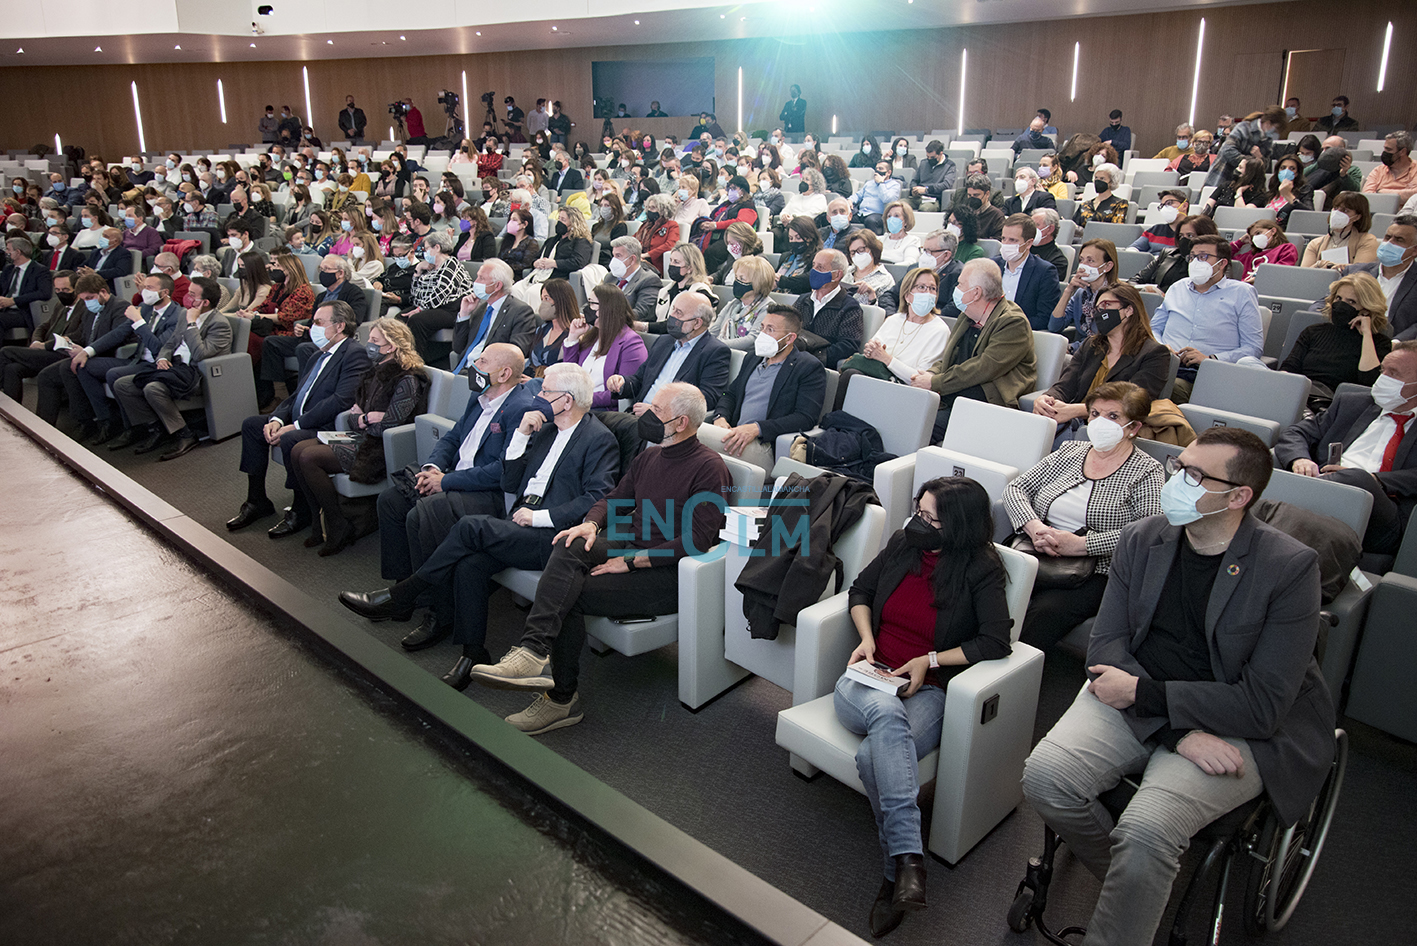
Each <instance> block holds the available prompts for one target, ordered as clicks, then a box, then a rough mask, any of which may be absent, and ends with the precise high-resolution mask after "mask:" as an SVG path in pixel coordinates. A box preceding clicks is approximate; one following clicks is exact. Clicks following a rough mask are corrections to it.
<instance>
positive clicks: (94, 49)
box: [93, 46, 103, 53]
mask: <svg viewBox="0 0 1417 946" xmlns="http://www.w3.org/2000/svg"><path fill="white" fill-rule="evenodd" d="M93 51H94V52H96V53H101V52H103V47H102V46H95V47H94V48H93Z"/></svg>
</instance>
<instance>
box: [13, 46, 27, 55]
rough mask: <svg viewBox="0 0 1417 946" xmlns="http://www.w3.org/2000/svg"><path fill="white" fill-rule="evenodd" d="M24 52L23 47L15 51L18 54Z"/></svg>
mask: <svg viewBox="0 0 1417 946" xmlns="http://www.w3.org/2000/svg"><path fill="white" fill-rule="evenodd" d="M24 51H25V47H23V46H21V47H20V48H19V49H17V50H15V52H16V53H22V52H24Z"/></svg>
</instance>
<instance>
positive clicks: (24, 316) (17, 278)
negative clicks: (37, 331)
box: [0, 236, 54, 332]
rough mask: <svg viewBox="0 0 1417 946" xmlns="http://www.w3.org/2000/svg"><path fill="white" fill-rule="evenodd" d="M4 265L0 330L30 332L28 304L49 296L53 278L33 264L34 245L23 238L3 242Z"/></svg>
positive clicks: (0, 284) (0, 272)
mask: <svg viewBox="0 0 1417 946" xmlns="http://www.w3.org/2000/svg"><path fill="white" fill-rule="evenodd" d="M5 257H6V260H7V262H6V264H5V268H4V269H3V270H0V292H3V293H4V295H0V328H4V329H12V328H22V329H24V330H25V331H26V332H29V331H33V329H34V327H35V326H34V316H33V315H32V314H31V313H30V304H31V303H35V302H43V301H45V300H47V299H48V298H49V297H50V295H51V294H52V293H53V285H54V282H53V277H52V276H51V275H50V271H49V269H48V268H46V267H45V266H44V264H42V263H39V262H37V261H36V260H35V258H34V257H35V249H34V244H33V243H31V242H30V241H29V239H28V238H27V237H23V236H19V237H10V238H9V239H7V240H6V241H5Z"/></svg>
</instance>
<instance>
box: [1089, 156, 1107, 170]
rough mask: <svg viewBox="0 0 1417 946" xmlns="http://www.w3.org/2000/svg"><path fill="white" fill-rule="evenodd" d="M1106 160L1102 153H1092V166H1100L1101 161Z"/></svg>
mask: <svg viewBox="0 0 1417 946" xmlns="http://www.w3.org/2000/svg"><path fill="white" fill-rule="evenodd" d="M1106 160H1107V158H1106V157H1105V156H1104V155H1102V154H1094V155H1093V156H1092V166H1093V167H1100V166H1101V165H1102V162H1104V161H1106Z"/></svg>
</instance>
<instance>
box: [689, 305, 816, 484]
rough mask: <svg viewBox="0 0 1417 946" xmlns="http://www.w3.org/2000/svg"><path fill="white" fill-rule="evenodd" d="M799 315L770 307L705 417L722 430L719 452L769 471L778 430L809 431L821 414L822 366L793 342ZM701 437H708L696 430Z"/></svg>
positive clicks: (799, 328)
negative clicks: (735, 371) (734, 374)
mask: <svg viewBox="0 0 1417 946" xmlns="http://www.w3.org/2000/svg"><path fill="white" fill-rule="evenodd" d="M801 334H802V316H801V315H800V314H799V313H798V311H797V310H796V309H791V308H788V307H787V306H785V305H776V304H774V305H770V306H768V311H767V313H766V314H765V315H764V316H763V325H762V330H761V331H760V332H759V333H758V342H757V345H756V346H755V347H754V351H753V354H751V355H749V356H748V357H746V358H744V359H743V367H741V368H739V369H738V377H736V378H734V379H733V383H732V384H731V385H729V386H728V390H727V391H725V392H724V394H723V397H722V398H720V399H719V402H718V407H717V409H715V410H713V411H710V412H709V417H708V419H709V420H710V421H712V422H713V425H714V426H715V427H717V428H722V429H723V431H724V433H723V450H724V452H725V453H727V454H728V455H729V456H733V457H738V458H739V459H740V460H742V461H744V462H745V463H751V464H753V465H754V466H759V467H762V468H763V469H764V470H771V469H772V467H773V460H774V453H775V451H774V444H775V443H776V442H777V438H778V435H779V434H791V433H797V432H799V431H803V430H810V429H811V428H813V427H815V426H816V424H817V419H818V418H819V417H821V416H822V401H823V400H824V399H825V398H826V395H827V370H826V368H825V367H823V365H822V363H821V362H820V361H818V360H817V359H815V358H813V357H812V356H811V355H809V354H807V353H806V352H803V351H798V350H797V348H796V347H795V345H794V343H795V342H796V341H797V338H798V336H800V335H801ZM700 435H701V436H705V437H706V436H710V435H711V434H710V433H709V432H701V434H700Z"/></svg>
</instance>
